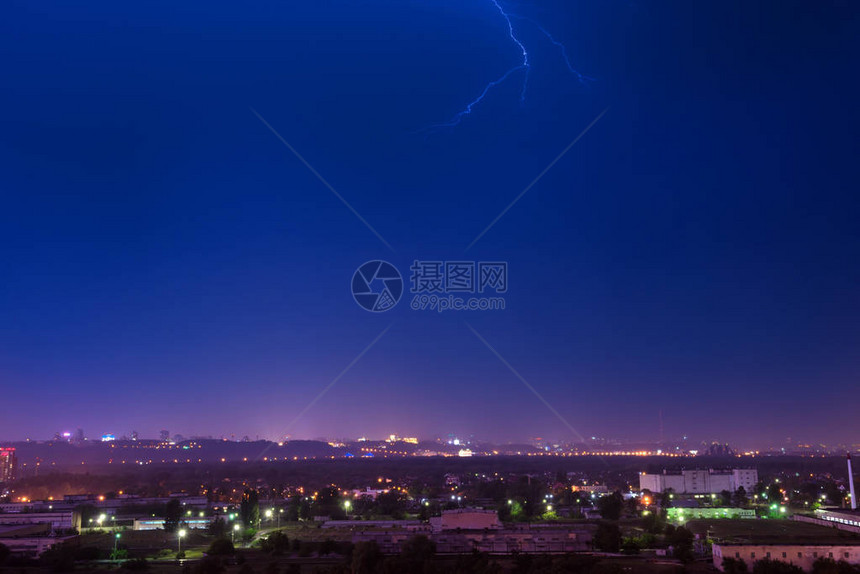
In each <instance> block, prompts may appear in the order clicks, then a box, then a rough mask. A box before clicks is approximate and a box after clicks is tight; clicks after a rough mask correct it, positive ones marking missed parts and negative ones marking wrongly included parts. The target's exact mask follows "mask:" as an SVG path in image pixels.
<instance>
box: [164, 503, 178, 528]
mask: <svg viewBox="0 0 860 574" xmlns="http://www.w3.org/2000/svg"><path fill="white" fill-rule="evenodd" d="M181 520H182V504H180V503H179V499H178V498H171V499H170V502H168V503H167V506H166V507H165V508H164V531H165V532H176V530H177V529H178V528H179V522H180V521H181Z"/></svg>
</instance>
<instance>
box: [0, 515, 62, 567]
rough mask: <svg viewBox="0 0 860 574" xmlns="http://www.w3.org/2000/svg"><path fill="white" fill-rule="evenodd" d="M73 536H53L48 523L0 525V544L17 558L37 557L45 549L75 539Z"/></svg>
mask: <svg viewBox="0 0 860 574" xmlns="http://www.w3.org/2000/svg"><path fill="white" fill-rule="evenodd" d="M77 539H78V537H77V535H74V536H54V535H53V529H52V528H51V526H50V525H49V524H44V523H43V524H22V525H3V526H0V544H2V545H3V546H5V547H6V548H8V549H9V551H10V553H11V554H12V555H13V556H17V557H19V558H38V557H39V556H41V555H42V553H44V552H45V551H46V550H48V549H50V548H52V547H54V546H57V545H60V544H68V543H72V542H74V541H76V540H77Z"/></svg>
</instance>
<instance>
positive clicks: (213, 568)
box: [194, 540, 229, 574]
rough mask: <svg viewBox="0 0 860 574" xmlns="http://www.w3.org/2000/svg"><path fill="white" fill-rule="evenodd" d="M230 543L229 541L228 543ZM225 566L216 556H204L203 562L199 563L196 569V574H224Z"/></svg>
mask: <svg viewBox="0 0 860 574" xmlns="http://www.w3.org/2000/svg"><path fill="white" fill-rule="evenodd" d="M227 542H229V540H228V541H227ZM223 573H224V564H222V563H221V559H220V558H216V557H214V556H204V557H203V560H201V561H200V562H198V563H197V567H196V568H195V569H194V574H223Z"/></svg>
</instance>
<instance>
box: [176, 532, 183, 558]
mask: <svg viewBox="0 0 860 574" xmlns="http://www.w3.org/2000/svg"><path fill="white" fill-rule="evenodd" d="M184 536H185V529H184V528H183V529H182V530H180V531H179V532H177V537H176V540H177V548H176V554H177V555H178V554H181V553H182V538H183V537H184Z"/></svg>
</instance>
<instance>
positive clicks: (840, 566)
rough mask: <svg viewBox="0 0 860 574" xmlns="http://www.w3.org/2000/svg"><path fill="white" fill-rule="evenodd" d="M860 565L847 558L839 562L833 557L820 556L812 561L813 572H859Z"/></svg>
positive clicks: (843, 573) (849, 573) (813, 573)
mask: <svg viewBox="0 0 860 574" xmlns="http://www.w3.org/2000/svg"><path fill="white" fill-rule="evenodd" d="M858 572H860V567H858V566H854V565H852V564H849V563H848V562H846V561H845V560H840V561H839V562H837V561H836V560H834V559H833V558H819V559H818V560H816V561H815V562H813V563H812V574H857V573H858Z"/></svg>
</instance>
